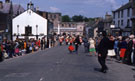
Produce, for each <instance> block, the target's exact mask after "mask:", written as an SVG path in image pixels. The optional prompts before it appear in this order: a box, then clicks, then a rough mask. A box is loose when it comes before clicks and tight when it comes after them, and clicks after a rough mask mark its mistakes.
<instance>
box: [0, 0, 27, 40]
mask: <svg viewBox="0 0 135 81" xmlns="http://www.w3.org/2000/svg"><path fill="white" fill-rule="evenodd" d="M24 11H25V10H24V8H23V7H22V6H21V5H19V4H13V3H12V2H11V1H10V0H5V2H2V1H0V40H1V39H3V38H6V39H8V40H11V39H12V36H11V33H12V19H13V18H14V17H16V16H17V15H19V14H21V13H22V12H24Z"/></svg>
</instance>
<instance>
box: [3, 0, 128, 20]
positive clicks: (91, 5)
mask: <svg viewBox="0 0 135 81" xmlns="http://www.w3.org/2000/svg"><path fill="white" fill-rule="evenodd" d="M3 1H4V0H3ZM29 1H30V0H12V2H13V3H16V4H21V5H22V6H23V7H24V8H25V9H26V6H27V3H28V2H29ZM31 1H32V2H33V3H34V5H35V7H39V10H42V11H48V12H60V13H62V15H69V16H70V17H71V16H73V15H83V16H86V17H104V15H105V14H106V12H108V13H110V14H111V11H113V10H115V9H117V8H119V7H120V6H122V5H123V4H126V3H127V2H128V1H129V0H31Z"/></svg>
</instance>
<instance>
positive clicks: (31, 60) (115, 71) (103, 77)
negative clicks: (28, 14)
mask: <svg viewBox="0 0 135 81" xmlns="http://www.w3.org/2000/svg"><path fill="white" fill-rule="evenodd" d="M107 65H108V67H109V71H108V72H107V73H106V74H104V73H101V72H98V71H95V70H94V68H99V67H100V65H99V64H98V61H97V57H95V56H92V57H90V56H87V54H85V53H83V48H82V47H80V48H79V53H78V54H69V53H68V50H67V46H61V47H60V46H58V47H55V48H51V49H47V50H45V51H38V52H36V53H33V54H29V55H24V56H22V57H16V58H13V59H8V60H5V61H4V62H2V63H0V81H135V71H133V70H131V69H132V68H133V66H128V65H125V64H120V63H116V62H115V61H107Z"/></svg>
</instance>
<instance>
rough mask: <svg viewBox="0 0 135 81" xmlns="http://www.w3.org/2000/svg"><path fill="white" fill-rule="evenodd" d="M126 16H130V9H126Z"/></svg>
mask: <svg viewBox="0 0 135 81" xmlns="http://www.w3.org/2000/svg"><path fill="white" fill-rule="evenodd" d="M127 16H128V17H129V16H130V8H128V10H127Z"/></svg>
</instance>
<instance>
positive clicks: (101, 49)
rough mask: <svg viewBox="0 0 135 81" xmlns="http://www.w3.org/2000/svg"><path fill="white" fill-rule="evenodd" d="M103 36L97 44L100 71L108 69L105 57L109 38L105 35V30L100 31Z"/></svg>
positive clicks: (104, 71)
mask: <svg viewBox="0 0 135 81" xmlns="http://www.w3.org/2000/svg"><path fill="white" fill-rule="evenodd" d="M102 35H103V38H102V39H101V41H100V43H99V45H98V61H99V63H100V65H101V67H102V68H101V69H100V72H103V73H106V70H107V69H108V68H107V66H106V58H107V53H108V46H109V39H108V38H107V36H106V32H105V31H104V32H102Z"/></svg>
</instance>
